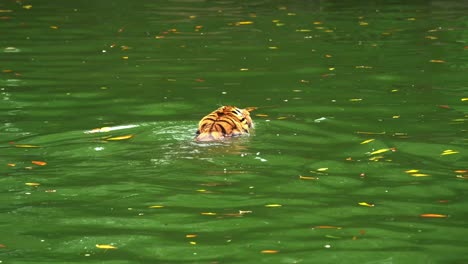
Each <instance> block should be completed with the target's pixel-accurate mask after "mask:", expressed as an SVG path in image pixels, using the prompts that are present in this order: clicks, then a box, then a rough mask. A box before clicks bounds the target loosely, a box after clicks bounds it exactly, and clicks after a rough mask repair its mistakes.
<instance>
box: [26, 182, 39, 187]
mask: <svg viewBox="0 0 468 264" xmlns="http://www.w3.org/2000/svg"><path fill="white" fill-rule="evenodd" d="M25 184H26V185H27V186H39V185H41V184H40V183H37V182H27V183H25Z"/></svg>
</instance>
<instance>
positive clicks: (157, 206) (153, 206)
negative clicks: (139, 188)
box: [149, 205, 164, 208]
mask: <svg viewBox="0 0 468 264" xmlns="http://www.w3.org/2000/svg"><path fill="white" fill-rule="evenodd" d="M163 207H164V205H152V206H150V207H149V208H163Z"/></svg>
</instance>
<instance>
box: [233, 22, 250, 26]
mask: <svg viewBox="0 0 468 264" xmlns="http://www.w3.org/2000/svg"><path fill="white" fill-rule="evenodd" d="M253 23H254V22H253V21H239V22H236V26H240V25H252V24H253Z"/></svg>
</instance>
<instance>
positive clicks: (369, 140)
mask: <svg viewBox="0 0 468 264" xmlns="http://www.w3.org/2000/svg"><path fill="white" fill-rule="evenodd" d="M374 140H375V139H373V138H371V139H368V140H364V141H363V142H361V143H360V144H367V143H370V142H372V141H374Z"/></svg>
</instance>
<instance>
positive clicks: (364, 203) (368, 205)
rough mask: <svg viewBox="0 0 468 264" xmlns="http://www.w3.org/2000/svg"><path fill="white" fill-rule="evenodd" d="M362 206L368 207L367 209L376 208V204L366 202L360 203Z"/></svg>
mask: <svg viewBox="0 0 468 264" xmlns="http://www.w3.org/2000/svg"><path fill="white" fill-rule="evenodd" d="M358 204H359V205H361V206H367V207H374V204H370V203H366V202H360V203H358Z"/></svg>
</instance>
